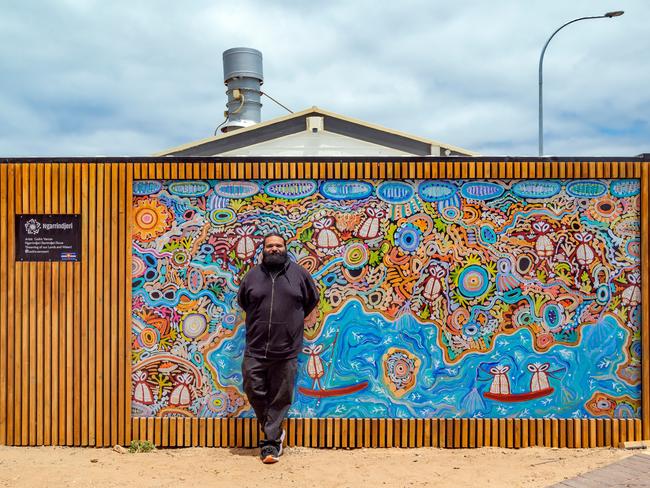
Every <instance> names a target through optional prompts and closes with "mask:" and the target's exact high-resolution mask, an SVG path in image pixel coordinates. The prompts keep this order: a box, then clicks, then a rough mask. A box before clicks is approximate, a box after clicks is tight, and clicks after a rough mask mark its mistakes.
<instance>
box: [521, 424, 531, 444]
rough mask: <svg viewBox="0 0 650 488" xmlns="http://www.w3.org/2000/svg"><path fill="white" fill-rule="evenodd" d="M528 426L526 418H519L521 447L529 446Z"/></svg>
mask: <svg viewBox="0 0 650 488" xmlns="http://www.w3.org/2000/svg"><path fill="white" fill-rule="evenodd" d="M528 426H529V421H528V419H522V420H521V447H528V446H530V437H529V430H528Z"/></svg>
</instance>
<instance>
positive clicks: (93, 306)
mask: <svg viewBox="0 0 650 488" xmlns="http://www.w3.org/2000/svg"><path fill="white" fill-rule="evenodd" d="M87 186H88V213H87V215H86V220H87V222H88V224H87V227H88V233H87V236H88V252H87V254H86V257H85V259H86V261H87V262H88V278H87V280H88V281H87V283H88V357H89V358H92V359H89V361H88V445H90V446H95V445H96V442H97V440H96V435H95V433H96V432H97V418H96V416H95V406H96V398H97V395H96V390H95V381H96V376H95V375H96V367H97V356H96V355H95V352H96V341H97V335H96V331H97V320H96V310H97V303H96V298H97V293H96V289H97V288H96V284H97V278H96V269H97V256H96V254H95V252H96V244H97V225H98V222H97V164H91V165H90V166H89V167H88V183H87ZM82 259H83V258H82Z"/></svg>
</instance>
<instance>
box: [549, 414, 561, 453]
mask: <svg viewBox="0 0 650 488" xmlns="http://www.w3.org/2000/svg"><path fill="white" fill-rule="evenodd" d="M559 437H560V424H559V423H558V419H551V447H559V446H560V439H559Z"/></svg>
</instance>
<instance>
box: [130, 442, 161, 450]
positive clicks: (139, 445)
mask: <svg viewBox="0 0 650 488" xmlns="http://www.w3.org/2000/svg"><path fill="white" fill-rule="evenodd" d="M154 449H156V446H154V444H153V442H151V441H141V440H138V439H134V440H132V441H131V445H130V446H129V452H151V451H153V450H154Z"/></svg>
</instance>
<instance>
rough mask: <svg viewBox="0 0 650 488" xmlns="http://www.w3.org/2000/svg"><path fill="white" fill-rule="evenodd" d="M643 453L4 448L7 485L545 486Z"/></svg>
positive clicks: (0, 451)
mask: <svg viewBox="0 0 650 488" xmlns="http://www.w3.org/2000/svg"><path fill="white" fill-rule="evenodd" d="M636 453H639V451H623V450H617V449H542V448H529V449H519V450H509V449H497V448H482V449H456V450H451V449H433V448H422V449H354V450H344V449H338V450H334V449H327V450H325V449H310V448H298V447H296V448H287V449H286V450H285V455H284V456H283V457H282V458H281V461H280V462H279V463H278V464H275V465H264V464H262V463H261V462H260V461H259V459H258V457H257V451H256V450H250V449H224V448H213V449H211V448H188V449H161V450H156V451H155V452H151V453H139V454H120V453H119V452H115V451H113V450H112V449H94V448H66V447H27V448H25V447H4V446H0V486H3V487H4V486H7V487H25V488H27V487H29V488H34V487H63V486H65V487H67V486H79V487H89V488H90V487H102V488H104V487H120V488H126V487H135V488H149V487H151V488H154V487H155V488H165V487H170V488H171V487H174V488H178V487H181V486H210V487H220V486H224V487H225V486H228V487H230V488H232V487H237V486H240V487H242V488H243V487H247V488H248V487H264V488H268V487H270V486H283V487H291V486H294V487H306V486H318V487H322V488H328V487H350V488H360V487H373V488H377V487H382V486H390V487H411V486H414V487H421V486H432V487H436V488H446V487H449V488H452V487H453V488H458V487H461V486H472V487H476V488H478V487H500V486H509V487H517V486H520V487H526V488H534V487H543V486H547V485H550V484H553V483H557V482H559V481H562V480H564V479H566V478H571V477H573V476H576V475H578V474H581V473H585V472H587V471H590V470H592V469H595V468H598V467H601V466H605V465H607V464H609V463H612V462H614V461H618V460H620V459H622V458H625V457H627V456H630V455H632V454H636Z"/></svg>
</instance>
